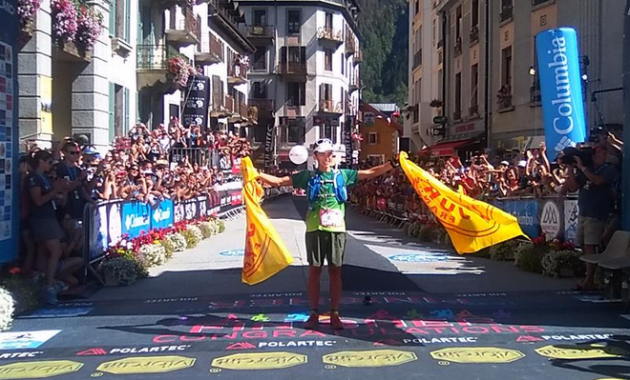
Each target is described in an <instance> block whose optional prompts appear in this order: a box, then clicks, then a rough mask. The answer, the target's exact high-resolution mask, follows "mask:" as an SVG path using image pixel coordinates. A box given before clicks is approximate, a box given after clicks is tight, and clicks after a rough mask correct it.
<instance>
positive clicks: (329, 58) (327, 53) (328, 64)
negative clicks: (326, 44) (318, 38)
mask: <svg viewBox="0 0 630 380" xmlns="http://www.w3.org/2000/svg"><path fill="white" fill-rule="evenodd" d="M324 57H325V58H324V70H326V71H332V69H333V52H332V50H330V49H324Z"/></svg>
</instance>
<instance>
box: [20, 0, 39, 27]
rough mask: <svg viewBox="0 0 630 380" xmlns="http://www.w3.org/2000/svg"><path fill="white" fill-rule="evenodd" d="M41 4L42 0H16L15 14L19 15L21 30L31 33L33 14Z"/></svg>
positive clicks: (33, 20)
mask: <svg viewBox="0 0 630 380" xmlns="http://www.w3.org/2000/svg"><path fill="white" fill-rule="evenodd" d="M41 4H42V0H18V3H17V6H18V7H17V14H18V16H19V17H20V25H21V26H22V30H23V31H25V32H27V33H29V34H31V33H32V31H33V25H34V24H35V15H36V14H37V11H38V10H39V7H40V6H41Z"/></svg>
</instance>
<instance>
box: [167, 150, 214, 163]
mask: <svg viewBox="0 0 630 380" xmlns="http://www.w3.org/2000/svg"><path fill="white" fill-rule="evenodd" d="M184 158H187V159H188V162H190V163H191V165H194V164H197V165H199V166H203V167H208V164H210V151H209V150H208V148H171V149H170V151H169V157H168V159H169V161H170V162H175V163H177V162H181V161H182V160H183V159H184Z"/></svg>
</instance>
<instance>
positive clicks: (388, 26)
mask: <svg viewBox="0 0 630 380" xmlns="http://www.w3.org/2000/svg"><path fill="white" fill-rule="evenodd" d="M359 4H360V5H361V7H362V11H361V13H360V15H359V29H360V30H361V34H362V35H363V42H362V45H363V56H364V59H363V66H362V67H361V76H362V81H363V85H364V86H365V88H364V89H363V94H362V96H363V99H364V100H366V101H367V102H393V103H397V104H398V105H399V106H402V105H403V104H404V103H405V102H406V101H407V75H408V66H409V62H408V55H409V49H408V43H409V9H408V5H407V1H405V0H359Z"/></svg>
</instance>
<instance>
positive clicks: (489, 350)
mask: <svg viewBox="0 0 630 380" xmlns="http://www.w3.org/2000/svg"><path fill="white" fill-rule="evenodd" d="M431 357H432V358H433V359H435V360H446V361H450V362H454V363H511V362H514V361H516V360H519V359H521V358H524V357H525V354H524V353H522V352H520V351H517V350H510V349H505V348H496V347H455V348H443V349H441V350H437V351H433V352H431Z"/></svg>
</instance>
